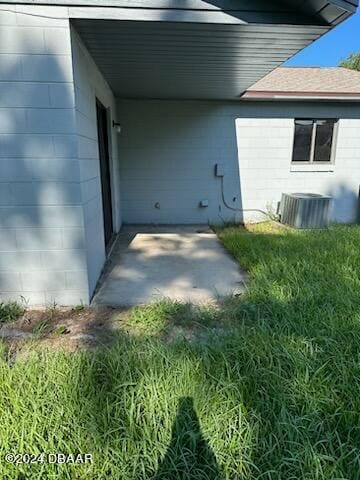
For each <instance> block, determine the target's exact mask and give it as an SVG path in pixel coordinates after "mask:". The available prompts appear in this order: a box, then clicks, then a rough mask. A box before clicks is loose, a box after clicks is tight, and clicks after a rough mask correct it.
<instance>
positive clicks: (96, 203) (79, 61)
mask: <svg viewBox="0 0 360 480" xmlns="http://www.w3.org/2000/svg"><path fill="white" fill-rule="evenodd" d="M71 43H72V54H73V71H74V84H75V101H76V125H77V149H78V157H79V163H80V185H81V195H82V204H83V209H84V231H85V243H86V252H87V271H88V280H89V292H90V295H92V293H93V292H94V290H95V287H96V283H97V280H98V278H99V276H100V273H101V271H102V268H103V265H104V262H105V258H106V254H105V244H104V224H103V210H102V194H101V179H100V161H99V146H98V134H97V120H96V99H98V100H99V101H100V102H101V103H102V104H103V105H104V107H105V108H106V109H107V110H108V123H109V129H108V138H109V144H110V145H109V147H110V148H109V156H110V166H111V181H112V204H113V223H114V229H115V230H118V229H119V228H120V225H121V218H120V204H119V194H118V191H119V188H120V181H119V180H118V177H117V175H118V169H117V168H116V164H117V146H118V145H117V136H116V132H115V131H114V129H113V128H112V127H111V122H112V120H116V101H115V97H114V95H113V93H112V91H111V90H110V88H109V86H108V84H107V83H106V81H105V79H104V78H103V76H102V74H101V73H100V71H99V70H98V68H97V66H96V64H95V63H94V61H93V59H92V58H91V56H90V54H89V53H88V51H87V49H86V47H85V46H84V44H83V43H82V41H81V39H80V38H79V36H78V35H77V33H76V32H75V30H72V32H71ZM77 283H78V282H77Z"/></svg>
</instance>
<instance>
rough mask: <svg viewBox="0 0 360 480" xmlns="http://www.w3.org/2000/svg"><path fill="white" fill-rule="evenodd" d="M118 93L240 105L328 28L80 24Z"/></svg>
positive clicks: (77, 24) (78, 21)
mask: <svg viewBox="0 0 360 480" xmlns="http://www.w3.org/2000/svg"><path fill="white" fill-rule="evenodd" d="M73 24H74V26H75V28H76V30H77V31H78V33H79V34H80V36H81V38H82V39H83V41H84V43H85V45H86V46H87V48H88V50H89V51H90V53H91V55H92V57H93V59H94V60H95V62H96V64H97V66H98V67H99V69H100V71H101V72H102V73H103V75H104V77H105V78H106V80H107V81H108V83H109V85H110V87H111V88H112V90H113V92H114V93H115V95H117V96H119V97H122V98H168V99H182V98H189V99H237V98H239V97H240V95H241V94H242V93H243V92H244V91H245V90H246V89H247V88H248V87H249V86H250V85H252V84H253V83H254V82H256V81H257V80H259V79H260V78H261V77H263V76H264V75H266V74H267V73H268V72H270V71H271V70H273V69H274V68H276V67H277V66H278V65H280V64H281V63H282V62H284V61H285V60H286V59H287V58H288V57H290V56H292V55H294V54H295V53H296V52H297V51H299V50H300V49H301V48H303V47H304V46H305V45H307V44H309V43H310V42H312V41H313V40H315V39H316V38H318V37H319V35H321V34H322V33H324V32H326V31H327V30H328V28H329V27H328V26H311V25H307V26H304V25H274V24H270V25H265V24H252V25H249V24H246V25H219V24H196V23H185V24H184V23H170V22H133V21H117V20H94V19H76V20H73Z"/></svg>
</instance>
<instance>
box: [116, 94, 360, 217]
mask: <svg viewBox="0 0 360 480" xmlns="http://www.w3.org/2000/svg"><path fill="white" fill-rule="evenodd" d="M118 114H119V121H120V123H121V124H122V127H123V128H122V133H121V135H120V136H119V167H120V175H119V176H120V182H121V194H122V215H123V220H124V222H125V223H160V224H166V223H172V224H176V223H221V222H223V221H227V222H228V221H246V222H248V221H259V220H264V219H265V218H267V217H266V215H264V214H263V213H261V212H266V213H275V212H276V210H277V204H278V202H279V201H280V199H281V194H282V193H283V192H296V191H305V192H312V193H323V194H330V195H333V196H334V203H333V210H332V220H335V221H339V222H353V221H355V220H356V218H357V211H358V204H359V184H360V181H359V179H360V147H359V145H360V143H359V138H360V136H359V132H360V111H359V109H357V108H349V105H347V104H341V103H328V104H325V103H309V102H308V103H306V102H305V103H299V102H297V103H295V102H293V103H285V102H281V103H277V104H276V103H274V102H264V103H258V102H252V103H250V102H246V103H245V102H199V101H198V102H191V101H156V100H149V101H142V100H123V101H119V103H118ZM294 118H338V119H340V120H339V126H338V134H337V138H336V145H335V147H336V154H335V164H334V165H330V166H329V168H326V167H324V166H322V167H321V168H319V167H316V165H315V166H312V167H311V168H305V169H304V170H303V171H298V170H297V169H295V168H294V166H292V165H291V158H292V148H293V136H294ZM217 163H220V164H222V165H224V169H225V175H224V177H223V192H222V186H221V182H222V180H221V178H219V177H216V175H215V164H217ZM203 198H206V199H208V201H209V206H208V207H206V208H201V207H200V201H201V200H202V199H203ZM234 208H235V209H243V211H241V210H239V211H236V210H233V209H234Z"/></svg>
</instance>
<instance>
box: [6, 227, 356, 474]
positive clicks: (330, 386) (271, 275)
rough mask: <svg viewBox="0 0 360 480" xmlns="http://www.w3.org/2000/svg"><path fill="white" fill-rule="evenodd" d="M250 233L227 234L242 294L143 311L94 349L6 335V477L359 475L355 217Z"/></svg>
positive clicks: (235, 230)
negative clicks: (51, 455) (28, 461)
mask: <svg viewBox="0 0 360 480" xmlns="http://www.w3.org/2000/svg"><path fill="white" fill-rule="evenodd" d="M252 230H253V231H252V233H246V231H244V230H243V229H238V228H226V229H224V230H221V231H219V232H218V233H219V236H220V238H221V239H222V241H223V242H224V245H225V246H226V248H227V249H228V250H229V251H231V252H232V254H233V255H234V256H235V258H236V259H237V260H238V261H239V262H240V264H241V266H242V267H244V268H246V269H247V270H248V272H249V274H250V280H249V283H248V292H247V294H246V296H245V298H243V299H240V298H234V299H229V300H227V301H226V302H225V304H224V305H222V306H221V308H210V307H207V308H204V309H201V308H196V307H193V306H191V305H182V304H179V303H171V302H161V303H160V304H158V305H152V306H148V307H145V308H136V309H134V310H133V311H132V312H131V314H130V316H129V318H128V320H127V321H128V324H129V331H131V332H132V333H131V334H130V333H128V334H127V333H119V334H118V335H117V336H116V338H115V339H114V343H113V344H112V345H111V346H110V347H108V348H103V349H98V350H97V351H95V352H90V351H84V350H83V351H78V352H77V353H66V352H64V351H58V352H54V351H47V350H41V349H36V350H35V349H33V350H31V349H29V350H25V351H23V352H22V353H21V354H20V355H18V357H17V358H15V359H14V352H13V351H10V352H7V351H6V350H5V348H4V349H3V352H2V355H1V362H0V425H1V429H0V439H1V442H0V450H1V455H2V458H1V461H0V478H4V479H38V478H46V479H47V478H49V479H109V478H111V479H124V480H125V479H126V480H132V479H134V480H135V479H136V480H143V479H144V480H145V479H154V480H175V479H176V480H177V479H184V480H185V479H189V480H190V479H191V480H208V479H229V480H230V479H231V480H240V479H244V480H245V479H246V480H255V479H258V480H260V479H261V480H305V479H306V480H335V479H337V480H339V479H343V480H344V479H348V480H358V479H360V228H359V227H334V228H332V229H331V230H329V231H307V232H294V231H292V230H287V229H284V230H276V229H274V228H269V226H259V227H254V228H253V229H252ZM130 327H131V328H130ZM174 331H175V332H180V333H181V334H180V335H179V336H178V337H176V336H174ZM189 332H190V334H189ZM6 451H10V452H15V451H20V452H31V453H38V452H64V453H70V452H71V453H77V452H90V453H93V455H94V463H93V464H92V465H85V466H84V465H83V466H80V465H77V466H71V465H65V466H64V465H31V466H30V465H17V466H12V465H9V464H6V463H5V462H4V461H3V453H4V452H6Z"/></svg>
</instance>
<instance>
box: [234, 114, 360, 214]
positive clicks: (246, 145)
mask: <svg viewBox="0 0 360 480" xmlns="http://www.w3.org/2000/svg"><path fill="white" fill-rule="evenodd" d="M339 115H340V112H339ZM314 116H315V117H316V115H310V117H314ZM319 116H320V117H321V115H319ZM236 127H237V139H238V149H239V167H240V178H241V192H242V199H243V205H244V208H254V209H262V210H265V211H272V212H276V211H277V207H278V202H279V201H280V199H281V194H282V193H283V192H287V193H291V192H310V193H321V194H324V195H331V196H333V198H334V201H333V208H332V219H333V220H335V221H338V222H345V223H346V222H354V221H355V220H356V219H357V215H358V208H359V186H360V120H359V119H340V120H339V124H338V128H337V138H336V140H335V141H336V143H335V146H334V148H335V163H334V165H296V164H291V158H292V150H293V139H294V119H293V118H285V119H279V118H277V119H272V118H266V119H264V118H260V119H251V118H239V119H237V120H236ZM244 218H245V221H256V220H262V219H264V216H263V215H262V214H260V213H258V212H245V213H244Z"/></svg>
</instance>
